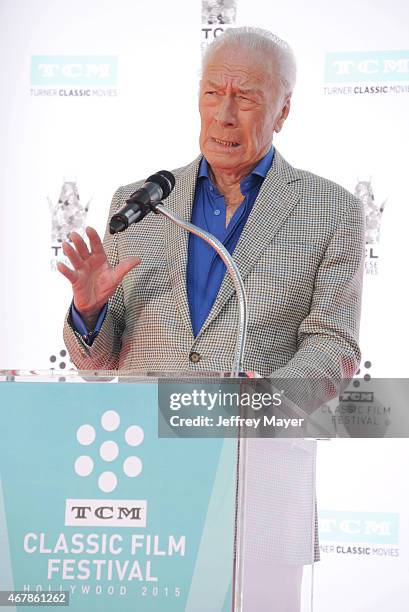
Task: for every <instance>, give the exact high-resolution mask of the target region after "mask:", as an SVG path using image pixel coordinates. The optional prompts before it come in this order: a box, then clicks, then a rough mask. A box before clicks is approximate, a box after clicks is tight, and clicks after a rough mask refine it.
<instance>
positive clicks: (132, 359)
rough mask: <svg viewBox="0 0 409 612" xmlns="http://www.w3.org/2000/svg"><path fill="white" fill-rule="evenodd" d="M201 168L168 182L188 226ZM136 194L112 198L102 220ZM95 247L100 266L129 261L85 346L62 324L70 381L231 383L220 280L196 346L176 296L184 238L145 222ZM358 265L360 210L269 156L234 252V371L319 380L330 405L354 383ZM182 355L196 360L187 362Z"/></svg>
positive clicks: (123, 192) (171, 200)
mask: <svg viewBox="0 0 409 612" xmlns="http://www.w3.org/2000/svg"><path fill="white" fill-rule="evenodd" d="M200 159H201V158H200V157H199V158H197V159H196V160H195V161H193V162H192V163H191V164H189V165H188V166H185V167H183V168H180V169H178V170H176V171H174V174H175V177H176V185H175V188H174V190H173V191H172V193H171V194H170V195H169V197H168V198H167V199H166V200H165V201H164V204H165V205H166V206H168V207H169V208H170V209H172V210H173V211H175V212H176V213H178V214H179V215H180V216H181V217H183V218H184V219H186V220H190V216H191V210H192V204H193V199H194V194H195V186H196V177H197V173H198V168H199V163H200ZM141 184H142V183H141V182H137V183H132V184H130V185H127V186H125V187H120V188H119V189H118V190H117V191H116V193H115V194H114V197H113V200H112V205H111V209H110V213H109V215H110V217H111V215H113V214H114V213H115V211H117V209H118V208H119V207H121V206H122V205H123V204H124V203H125V200H126V198H127V197H129V195H130V194H131V193H133V192H134V191H135V190H136V189H137V188H138V187H139V186H140V185H141ZM104 247H105V250H106V253H107V256H108V260H109V262H110V264H111V265H115V264H117V263H118V261H119V260H121V259H122V258H124V257H127V256H130V255H138V256H140V257H141V259H142V263H141V264H140V265H139V266H138V267H137V268H136V269H134V270H132V271H131V272H129V273H128V274H127V276H126V277H125V279H124V280H123V283H122V284H121V285H120V287H119V288H118V290H117V291H116V293H115V295H114V296H113V297H112V298H111V300H110V301H109V307H108V312H107V315H106V318H105V321H104V323H103V326H102V328H101V331H100V333H99V335H98V336H97V338H96V339H95V341H94V343H93V344H92V346H88V345H87V344H86V343H85V342H84V341H83V340H82V338H81V336H80V334H78V333H77V332H75V331H74V330H73V328H72V326H71V324H70V320H69V315H68V316H67V319H66V323H65V327H64V338H65V342H66V345H67V348H68V350H69V353H70V356H71V359H72V361H73V362H74V363H75V364H76V366H77V367H78V368H79V369H81V370H89V369H92V370H95V369H97V370H117V369H120V370H135V371H143V372H147V371H167V372H169V371H177V370H179V371H190V372H191V373H192V375H193V374H194V373H195V372H196V373H199V372H201V371H202V372H204V371H230V369H231V366H232V360H233V353H234V349H235V342H236V329H237V302H236V298H235V294H234V287H233V283H232V281H231V280H230V277H229V276H228V275H226V276H225V277H224V279H223V282H222V284H221V287H220V290H219V293H218V296H217V298H216V301H215V303H214V305H213V307H212V309H211V312H210V313H209V316H208V318H207V320H206V321H205V323H204V325H203V327H202V329H201V331H200V333H199V334H198V336H197V337H196V338H195V337H194V336H193V332H192V326H191V322H190V314H189V307H188V301H187V291H186V261H187V249H188V234H187V233H185V232H184V231H183V230H182V229H180V228H179V227H177V226H175V225H174V224H172V223H171V222H170V221H168V220H167V219H165V218H163V217H162V216H161V215H155V214H150V215H148V216H147V217H146V218H145V219H144V220H143V221H142V222H141V223H138V224H134V225H132V226H131V227H130V228H129V229H128V230H127V231H126V232H124V233H120V234H115V235H113V236H111V235H110V234H109V232H108V230H107V231H106V234H105V238H104ZM363 254H364V217H363V211H362V206H361V203H360V202H359V200H357V199H356V198H354V197H353V196H352V195H351V194H350V193H348V192H347V191H346V190H345V189H343V188H342V187H340V186H338V185H336V184H335V183H332V182H330V181H328V180H326V179H323V178H320V177H318V176H315V175H313V174H311V173H309V172H305V171H303V170H298V169H295V168H293V167H292V166H291V165H290V164H289V163H287V162H286V161H285V160H284V159H283V157H282V156H281V155H280V154H279V152H278V151H277V150H276V151H275V155H274V159H273V163H272V167H271V169H270V170H269V172H268V174H267V176H266V178H265V180H264V182H263V184H262V186H261V189H260V192H259V195H258V197H257V199H256V201H255V203H254V206H253V209H252V211H251V214H250V216H249V218H248V221H247V223H246V225H245V227H244V229H243V232H242V235H241V237H240V240H239V242H238V244H237V246H236V249H235V251H234V255H233V256H234V260H235V261H236V263H237V265H238V268H239V270H240V272H241V275H242V277H243V280H244V285H245V288H246V292H247V297H248V307H249V326H248V337H247V347H246V351H245V356H244V369H245V370H253V371H256V372H258V373H259V374H261V375H262V376H266V377H267V376H272V375H274V376H277V377H280V376H282V377H288V378H308V379H321V380H324V381H326V384H325V385H324V386H325V387H326V391H325V393H326V394H327V395H328V394H330V395H333V394H334V393H335V392H336V386H337V382H339V381H340V380H341V379H343V378H350V377H351V376H352V375H353V374H354V372H355V371H356V369H357V367H358V364H359V359H360V352H359V347H358V328H359V316H360V299H361V284H362V263H363ZM192 353H195V355H194V358H193V359H192Z"/></svg>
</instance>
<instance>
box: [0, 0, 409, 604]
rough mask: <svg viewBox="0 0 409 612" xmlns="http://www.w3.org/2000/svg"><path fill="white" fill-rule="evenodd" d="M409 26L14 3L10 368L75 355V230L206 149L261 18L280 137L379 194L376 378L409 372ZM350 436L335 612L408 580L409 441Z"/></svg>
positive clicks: (177, 3)
mask: <svg viewBox="0 0 409 612" xmlns="http://www.w3.org/2000/svg"><path fill="white" fill-rule="evenodd" d="M408 23H409V5H408V3H407V2H405V1H404V0H376V1H374V0H366V1H362V2H359V3H357V2H353V1H352V0H344V1H343V2H332V3H328V2H326V1H325V0H312V1H311V2H308V3H305V2H303V1H302V0H292V1H291V2H288V3H266V2H265V1H264V0H172V2H168V1H167V0H156V1H155V2H149V3H148V2H143V1H142V0H116V2H115V3H114V2H108V1H107V0H88V1H87V2H86V3H84V2H82V1H80V0H71V2H63V0H34V1H29V0H26V1H23V0H2V2H1V3H0V70H1V82H2V95H1V97H0V133H1V136H2V138H1V148H0V172H1V180H0V193H1V200H0V201H1V205H0V232H1V240H0V275H1V289H2V296H1V300H0V339H1V340H0V368H30V369H31V368H49V367H55V368H59V369H64V368H69V367H72V364H70V362H69V360H68V357H67V355H66V352H65V349H64V345H63V341H62V332H61V330H62V322H63V318H64V315H65V311H66V309H67V307H68V304H69V302H70V288H69V285H68V283H67V281H66V280H65V279H64V278H63V277H61V276H60V275H59V274H58V273H57V272H56V270H55V267H56V262H57V261H58V260H60V259H62V258H63V256H62V253H61V241H62V240H63V239H64V237H65V235H66V233H67V232H69V231H70V230H72V229H74V228H76V229H79V230H81V228H83V226H84V224H90V225H93V226H94V227H96V228H97V229H98V230H99V231H100V232H103V230H104V227H105V223H106V215H107V211H108V205H109V202H110V198H111V196H112V194H113V192H114V191H115V189H116V188H117V186H118V185H120V184H125V183H129V182H131V181H134V180H137V179H141V178H142V179H143V178H145V177H147V176H148V175H149V174H151V173H152V172H154V171H156V170H158V169H161V168H168V169H172V168H176V167H178V166H180V165H184V164H185V163H187V162H189V161H191V160H192V159H193V158H194V157H195V156H196V155H197V154H198V152H199V149H198V133H199V121H198V112H197V91H198V73H199V65H200V57H201V51H202V48H203V47H204V46H205V45H206V44H208V43H209V42H210V41H211V40H213V38H214V37H215V36H218V35H219V34H220V33H221V32H222V31H223V30H224V29H226V28H228V27H234V26H235V25H258V26H261V27H264V28H267V29H270V30H272V31H273V32H275V33H276V34H278V35H279V36H280V37H282V38H284V39H285V40H287V41H288V42H289V43H290V44H291V46H292V47H293V49H294V51H295V54H296V57H297V60H298V84H297V88H296V91H295V93H294V96H293V104H292V111H291V114H290V117H289V119H288V120H287V122H286V124H285V127H284V130H283V132H282V133H281V134H279V135H278V137H277V138H276V140H275V144H276V146H277V147H278V148H279V150H280V152H281V153H282V154H283V155H284V156H285V157H286V158H287V159H288V161H289V162H290V163H292V164H293V165H295V166H298V167H301V168H305V169H307V170H310V171H312V172H315V173H316V174H319V175H322V176H325V177H328V178H330V179H332V180H334V181H336V182H338V183H340V184H341V185H343V186H344V187H345V188H347V189H348V190H350V191H351V192H353V193H356V195H358V197H360V198H362V200H363V202H364V204H365V210H366V217H367V237H366V240H367V249H366V262H365V266H366V269H365V284H364V297H363V311H362V325H361V346H362V351H363V361H362V366H361V374H365V375H367V376H385V377H390V376H394V377H398V376H402V377H404V376H407V375H408V369H409V362H408V359H407V358H406V347H407V344H408V339H409V331H408V326H407V324H406V316H407V299H406V296H407V290H406V286H407V282H406V279H407V261H408V248H407V227H408V221H409V208H408V202H407V195H406V193H407V184H406V183H407V172H408V171H407V164H408V162H407V155H406V149H407V142H408V137H409V125H408V118H407V117H408V113H407V109H408V101H409V41H408V25H407V24H408ZM336 444H338V443H336V442H334V443H328V446H327V447H325V448H321V451H320V455H319V465H318V468H319V472H318V473H319V478H320V480H319V482H321V483H323V486H322V487H321V488H322V491H321V503H320V507H321V508H322V512H323V513H324V514H322V521H321V530H322V532H323V533H325V534H326V535H325V536H323V538H322V542H324V539H325V538H326V540H327V546H326V547H325V546H324V544H323V551H322V557H323V562H322V563H321V564H320V565H319V567H317V569H316V578H317V581H318V582H320V581H321V583H320V590H319V592H320V593H321V594H323V593H325V592H326V593H327V594H330V596H331V598H333V601H332V604H331V609H332V610H333V611H335V612H337V610H338V609H339V611H341V610H342V611H344V610H345V609H348V610H349V611H351V612H352V611H353V610H357V611H358V610H359V612H366V610H368V612H369V610H371V612H374V611H377V610H379V612H381V611H383V610H385V602H382V600H381V598H382V596H385V595H384V594H385V593H387V601H388V609H389V610H390V612H395V611H398V610H403V609H404V608H405V605H404V604H403V601H402V597H403V592H402V589H403V588H404V586H402V585H401V587H400V590H399V589H397V587H396V584H393V582H390V579H391V580H392V577H394V579H396V580H398V578H399V576H400V572H401V571H403V569H404V568H407V567H408V565H409V559H408V544H409V539H408V538H406V539H405V538H404V537H403V534H404V529H406V526H405V528H404V527H403V525H406V523H407V519H408V515H409V514H408V511H407V507H406V506H407V504H408V498H409V493H408V492H407V487H406V488H405V486H403V485H400V492H399V495H398V496H396V495H395V496H394V495H392V494H388V495H386V494H385V492H386V491H389V490H390V489H391V486H392V485H393V484H395V486H396V481H395V480H394V479H392V480H391V469H392V468H391V465H392V461H394V460H396V461H398V463H397V464H396V465H397V466H399V468H400V469H399V471H401V470H402V469H404V471H405V472H406V469H405V468H407V466H408V464H409V451H408V450H407V449H406V446H407V445H406V444H405V443H404V442H400V443H399V445H396V444H394V445H392V446H391V447H390V448H391V452H390V453H388V454H386V453H385V449H386V446H384V445H382V447H380V446H379V443H378V446H376V444H375V445H374V444H371V443H370V442H365V443H364V442H363V441H362V442H359V443H357V442H350V443H349V446H348V453H346V451H345V449H347V446H346V444H347V443H346V441H341V443H339V445H338V446H336ZM389 444H390V443H389ZM380 448H382V451H381V452H380V450H379V449H380ZM389 458H390V461H389ZM387 459H388V461H387ZM402 462H403V463H404V467H403V466H402ZM394 465H395V464H394ZM346 466H348V470H346V469H345V468H346ZM358 466H359V469H358ZM351 473H352V474H354V475H355V476H356V477H357V478H358V481H357V483H358V484H357V487H355V489H354V487H353V486H352V485H351V483H352V480H351V479H350V476H351ZM393 473H395V472H393ZM369 475H372V476H373V475H376V479H372V478H370V477H369ZM364 477H365V478H367V482H368V486H367V487H364V488H363V489H362V488H360V487H359V486H358V485H359V483H361V484H362V478H364ZM370 483H372V487H371V486H370ZM324 485H325V486H324ZM319 489H320V487H319ZM319 492H320V491H319ZM352 492H353V494H352ZM357 492H359V495H357ZM330 493H331V495H332V494H333V495H332V497H331V495H330ZM407 493H408V494H407ZM325 512H327V513H328V514H326V515H325ZM371 513H376V516H374V515H373V514H371ZM323 521H324V522H323ZM368 524H369V526H368ZM325 529H326V530H327V531H325ZM369 532H370V534H369V535H368V533H369ZM371 534H372V535H371ZM368 538H369V540H368ZM371 538H372V540H371ZM368 541H369V544H368ZM351 543H352V544H351ZM365 543H366V544H367V545H365V546H364V545H363V544H365ZM348 545H350V548H351V551H349V552H348ZM357 545H361V548H368V547H369V549H370V552H369V553H367V552H364V553H362V551H361V552H357V551H355V552H354V551H353V550H352V548H353V547H354V546H355V548H357V547H359V546H357ZM331 546H332V549H331ZM342 546H346V549H345V550H343V549H342ZM371 547H372V548H371ZM377 547H378V548H379V547H383V549H384V552H382V551H381V552H379V551H378V552H373V549H376V548H377ZM406 571H407V570H406ZM358 572H359V575H360V578H359V579H358ZM320 576H321V577H320ZM340 576H342V577H343V578H342V580H341V579H340ZM348 577H349V578H348ZM352 577H353V579H352ZM388 581H389V582H388ZM324 584H325V585H326V587H325V588H324V586H323V585H324ZM337 585H342V589H341V591H340V592H338V593H337V594H336V596H335V595H334V594H335V589H336V588H337ZM325 589H326V591H325ZM406 589H407V590H408V587H406ZM369 592H371V593H372V595H371V598H370V599H368V600H365V596H364V595H363V594H365V593H366V594H368V593H369ZM382 594H383V595H382ZM321 597H323V599H322V602H321V599H320V595H318V596H317V599H316V605H317V606H318V608H319V609H320V610H322V612H324V611H326V610H328V609H329V607H328V600H325V597H324V596H323V595H321ZM360 597H361V599H360ZM406 597H407V598H408V597H409V594H408V593H406ZM354 601H356V602H357V603H356V606H355V607H354V603H353V602H354ZM377 601H378V602H379V603H376V602H377ZM406 601H407V599H406ZM399 602H400V603H399ZM320 606H321V607H320ZM337 606H338V607H337ZM318 608H317V609H318ZM405 609H406V608H405Z"/></svg>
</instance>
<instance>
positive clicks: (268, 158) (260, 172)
mask: <svg viewBox="0 0 409 612" xmlns="http://www.w3.org/2000/svg"><path fill="white" fill-rule="evenodd" d="M273 157H274V147H273V145H271V147H270V149H269V150H268V151H267V153H266V154H265V155H264V157H262V158H261V159H260V161H259V162H258V163H257V165H256V166H255V167H254V168H253V170H252V171H251V173H250V174H249V175H248V176H245V177H244V178H243V179H242V180H241V181H240V187H242V188H243V189H242V193H243V191H247V190H248V189H249V187H251V186H252V184H253V180H252V179H253V177H261V178H262V179H265V178H266V175H267V172H268V171H269V170H270V168H271V164H272V161H273ZM198 178H207V179H209V181H210V182H212V179H211V178H210V174H209V163H208V161H207V159H206V158H205V157H202V159H201V162H200V166H199V173H198Z"/></svg>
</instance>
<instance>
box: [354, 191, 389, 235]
mask: <svg viewBox="0 0 409 612" xmlns="http://www.w3.org/2000/svg"><path fill="white" fill-rule="evenodd" d="M354 195H355V196H356V197H357V198H359V199H360V200H361V202H362V204H363V205H364V210H365V242H366V244H376V243H377V242H379V233H380V230H381V217H382V213H383V211H384V209H385V204H386V200H384V201H383V202H382V204H377V203H376V202H375V196H374V193H373V189H372V185H371V181H359V182H358V183H357V186H356V187H355V192H354Z"/></svg>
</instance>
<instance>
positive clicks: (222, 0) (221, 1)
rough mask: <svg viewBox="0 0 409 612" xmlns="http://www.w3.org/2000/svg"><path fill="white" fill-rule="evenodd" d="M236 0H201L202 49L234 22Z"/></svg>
mask: <svg viewBox="0 0 409 612" xmlns="http://www.w3.org/2000/svg"><path fill="white" fill-rule="evenodd" d="M236 13H237V0H202V43H201V47H202V51H204V50H205V48H206V46H207V45H208V44H209V43H211V42H213V40H214V39H215V38H217V37H218V36H220V34H223V32H224V31H225V27H224V26H226V25H228V26H232V25H234V24H235V23H236Z"/></svg>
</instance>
